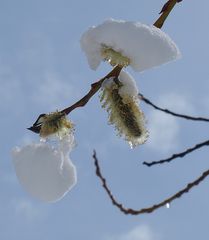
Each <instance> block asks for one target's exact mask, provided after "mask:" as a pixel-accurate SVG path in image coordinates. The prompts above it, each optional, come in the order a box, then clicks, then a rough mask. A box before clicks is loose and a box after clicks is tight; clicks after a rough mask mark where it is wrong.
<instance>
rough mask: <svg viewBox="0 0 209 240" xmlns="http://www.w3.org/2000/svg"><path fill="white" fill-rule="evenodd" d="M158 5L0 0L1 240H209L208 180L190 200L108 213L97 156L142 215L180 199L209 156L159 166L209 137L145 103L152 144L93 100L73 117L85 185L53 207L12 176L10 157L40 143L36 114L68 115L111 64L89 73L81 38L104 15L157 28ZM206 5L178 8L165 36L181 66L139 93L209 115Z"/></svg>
mask: <svg viewBox="0 0 209 240" xmlns="http://www.w3.org/2000/svg"><path fill="white" fill-rule="evenodd" d="M164 3H165V1H163V0H153V1H147V0H137V1H136V0H129V1H119V0H111V1H110V0H106V1H95V0H88V1H81V0H77V1H67V0H59V1H58V0H50V1H49V0H36V1H32V0H25V1H24V0H18V1H15V0H13V1H12V0H0V99H1V101H0V112H1V118H0V129H1V142H0V143H1V144H0V189H1V197H0V239H3V240H13V239H16V240H19V239H20V240H46V239H49V240H57V239H62V240H69V239H72V240H83V239H89V240H167V239H169V240H176V239H190V240H196V239H207V238H208V237H209V231H208V222H209V204H208V203H209V190H208V189H209V188H208V186H209V179H207V180H205V181H204V183H202V184H201V185H200V186H199V187H197V188H195V189H193V190H192V191H191V192H190V193H189V194H187V195H185V196H184V197H182V198H181V199H180V200H177V201H175V202H174V203H173V204H171V207H170V209H166V208H161V209H159V210H157V211H156V212H154V213H153V214H149V215H139V216H125V215H123V214H122V213H121V212H120V211H119V210H118V209H116V208H115V207H113V205H112V204H111V202H110V200H109V199H108V198H107V196H106V193H105V192H104V190H103V189H102V187H101V186H100V182H99V180H98V179H97V177H96V176H95V169H94V165H93V160H92V157H91V156H92V151H93V149H96V150H97V154H98V157H99V160H100V163H101V167H102V171H103V174H104V176H105V177H106V178H107V181H108V183H109V186H110V187H111V189H112V191H113V193H114V194H115V196H116V197H117V199H118V200H119V201H120V202H122V203H124V205H125V206H127V207H132V208H142V207H147V206H150V205H152V204H154V203H156V202H159V201H161V200H162V199H164V198H166V197H168V196H169V195H171V194H173V193H174V192H176V191H177V190H179V189H180V188H183V187H184V186H185V185H186V184H187V183H188V182H190V181H192V180H194V179H195V178H197V177H198V176H199V175H200V174H201V172H202V171H204V170H206V169H207V168H209V164H208V163H207V160H208V158H207V157H208V149H207V148H205V149H201V150H198V151H196V152H195V153H193V154H191V155H188V156H187V157H185V158H184V159H177V160H176V161H175V162H173V163H171V164H167V165H163V166H157V167H153V168H146V167H145V166H143V165H142V162H143V161H144V160H157V159H160V158H164V157H167V156H169V155H171V154H172V153H173V152H178V151H182V150H183V149H185V148H187V147H189V146H193V145H194V144H196V143H197V142H200V141H203V140H206V139H207V138H208V130H207V125H206V124H205V123H200V122H199V123H195V122H188V121H185V120H181V119H176V118H173V117H171V116H167V115H165V114H164V113H159V112H156V111H155V110H153V109H152V108H151V107H149V106H147V105H145V104H144V103H141V107H142V109H143V111H144V112H145V114H146V117H147V120H148V127H149V131H150V140H149V141H148V142H147V144H145V145H143V146H140V147H138V148H136V149H134V150H131V149H130V148H129V146H128V144H127V143H126V142H124V141H123V140H122V139H119V138H117V137H116V135H115V132H114V129H113V127H112V126H109V125H108V124H107V113H106V112H105V111H104V110H103V109H102V108H101V106H100V103H99V98H98V96H95V97H94V98H93V99H92V100H91V101H90V102H89V104H88V105H87V106H86V107H85V108H82V109H77V110H75V111H73V113H72V114H71V119H72V120H73V121H74V123H75V124H76V140H77V147H76V148H75V149H74V151H73V152H72V154H71V158H72V160H73V162H74V164H75V165H76V167H77V172H78V183H77V185H76V187H74V188H73V190H72V191H71V192H69V193H68V194H67V195H66V197H65V198H63V199H62V200H61V201H59V202H57V203H54V204H46V203H42V202H39V201H38V200H35V199H33V198H32V197H30V196H29V195H28V194H27V193H26V192H25V191H24V189H23V188H22V186H21V185H20V184H19V182H18V181H17V178H16V175H15V171H14V168H13V164H12V157H11V150H12V148H14V147H15V146H23V145H25V144H28V143H30V142H32V141H39V138H38V136H36V135H34V134H33V133H32V132H29V131H27V130H26V128H27V127H29V126H30V125H31V124H32V123H33V122H34V121H35V120H36V118H37V117H38V115H39V114H40V113H46V112H50V111H54V110H56V109H61V108H64V107H66V106H68V105H70V104H72V103H74V102H75V101H76V100H78V99H79V98H80V97H82V96H83V95H84V94H85V93H86V92H87V91H88V89H89V87H90V84H91V83H92V82H94V81H95V80H97V79H99V78H101V77H103V76H104V75H105V74H106V73H107V72H108V71H110V70H111V68H110V67H109V66H108V65H107V64H106V63H102V64H101V65H100V67H99V69H98V70H97V71H96V72H95V71H92V70H91V69H90V68H89V66H88V64H87V60H86V57H85V56H84V53H83V52H82V51H81V49H80V45H79V40H80V37H81V35H82V33H83V32H84V31H86V29H87V28H88V27H89V26H92V25H97V24H99V23H101V22H103V21H104V20H105V19H107V18H110V17H113V18H115V19H124V20H133V21H141V22H143V23H147V24H152V23H153V22H154V21H155V20H156V19H157V17H158V12H159V11H160V9H161V7H162V5H163V4H164ZM208 8H209V3H208V1H206V0H202V1H201V2H200V1H192V0H190V1H186V0H185V1H183V2H182V3H180V4H178V5H177V6H176V8H175V10H174V11H173V12H172V14H171V15H170V16H169V18H168V21H167V22H166V24H165V26H164V27H163V30H164V31H165V32H167V33H168V34H169V35H170V37H171V38H172V39H173V40H174V41H175V42H176V43H177V45H178V46H179V48H180V50H181V52H182V55H183V57H182V59H180V60H178V61H176V62H172V63H169V64H167V65H164V66H162V67H159V68H155V69H152V70H149V71H145V72H143V73H135V72H133V71H132V70H131V69H128V71H130V72H131V74H132V75H133V76H134V77H135V79H136V80H137V84H138V86H139V89H140V91H141V93H143V94H144V95H145V96H146V97H148V98H150V99H152V100H153V101H154V102H155V103H157V104H159V105H161V106H164V107H167V108H170V109H172V110H175V111H178V112H182V113H187V114H193V115H197V116H199V115H201V116H209V107H208V106H209V96H208V91H209V82H208V78H209V68H208V55H209V47H208V42H209V30H208V22H209V14H208Z"/></svg>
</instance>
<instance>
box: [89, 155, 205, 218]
mask: <svg viewBox="0 0 209 240" xmlns="http://www.w3.org/2000/svg"><path fill="white" fill-rule="evenodd" d="M93 158H94V165H95V167H96V175H97V176H98V178H99V179H100V180H101V183H102V187H103V188H104V190H105V191H106V193H107V195H108V197H109V198H110V200H111V202H112V204H113V205H114V206H116V207H117V208H118V209H119V210H120V211H121V212H123V213H124V214H130V215H139V214H144V213H151V212H154V211H155V210H157V209H158V208H161V207H164V206H166V204H169V203H171V202H173V201H174V200H176V199H178V198H180V197H181V196H182V195H183V194H185V193H188V192H189V191H190V190H191V189H192V188H193V187H195V186H197V185H198V184H199V183H200V182H202V181H203V180H204V179H205V178H206V177H207V176H208V175H209V169H208V170H207V171H205V172H203V173H202V175H201V176H199V177H198V178H197V179H196V180H194V181H193V182H190V183H188V184H187V186H186V187H185V188H183V189H181V190H180V191H178V192H177V193H175V194H174V195H172V196H171V197H168V198H166V199H165V200H163V201H162V202H160V203H157V204H154V205H153V206H151V207H147V208H142V209H139V210H135V209H132V208H126V207H124V206H123V204H122V203H119V202H118V201H117V200H116V198H115V197H114V195H113V193H112V192H111V190H110V188H109V187H108V185H107V182H106V179H105V178H104V177H103V175H102V173H101V169H100V166H99V161H98V159H97V156H96V151H94V153H93Z"/></svg>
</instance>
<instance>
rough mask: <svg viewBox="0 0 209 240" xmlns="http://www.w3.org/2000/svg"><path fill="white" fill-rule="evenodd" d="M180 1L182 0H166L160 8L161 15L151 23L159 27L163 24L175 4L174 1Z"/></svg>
mask: <svg viewBox="0 0 209 240" xmlns="http://www.w3.org/2000/svg"><path fill="white" fill-rule="evenodd" d="M181 1H182V0H169V1H167V2H166V3H165V4H164V6H163V8H162V10H161V11H160V13H159V14H161V16H160V17H159V18H158V19H157V21H156V22H155V23H154V24H153V25H154V26H155V27H157V28H161V27H162V26H163V24H164V22H165V20H166V18H167V17H168V15H169V14H170V12H171V11H172V9H173V8H174V6H175V5H176V3H179V2H181Z"/></svg>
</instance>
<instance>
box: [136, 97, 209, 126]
mask: <svg viewBox="0 0 209 240" xmlns="http://www.w3.org/2000/svg"><path fill="white" fill-rule="evenodd" d="M139 98H140V99H141V100H142V101H144V102H145V103H147V104H148V105H150V106H152V107H153V108H155V109H156V110H159V111H162V112H164V113H167V114H170V115H172V116H175V117H180V118H184V119H186V120H192V121H201V122H209V118H203V117H193V116H189V115H185V114H179V113H175V112H172V111H170V110H168V109H166V108H161V107H158V106H157V105H155V104H154V103H153V102H151V101H150V100H149V99H147V98H145V97H144V96H143V95H142V94H141V93H139Z"/></svg>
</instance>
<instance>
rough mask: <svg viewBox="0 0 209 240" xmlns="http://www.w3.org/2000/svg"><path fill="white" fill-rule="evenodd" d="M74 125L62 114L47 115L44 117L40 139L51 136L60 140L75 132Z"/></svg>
mask: <svg viewBox="0 0 209 240" xmlns="http://www.w3.org/2000/svg"><path fill="white" fill-rule="evenodd" d="M73 127H74V125H73V123H72V122H70V121H69V120H68V119H67V117H66V116H65V115H64V114H63V113H61V112H58V111H57V112H53V113H49V114H46V115H45V116H44V117H43V123H42V125H41V130H40V137H42V138H46V137H49V136H51V135H56V136H58V137H60V138H62V137H63V136H65V135H66V134H68V133H69V132H71V131H72V130H73Z"/></svg>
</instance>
